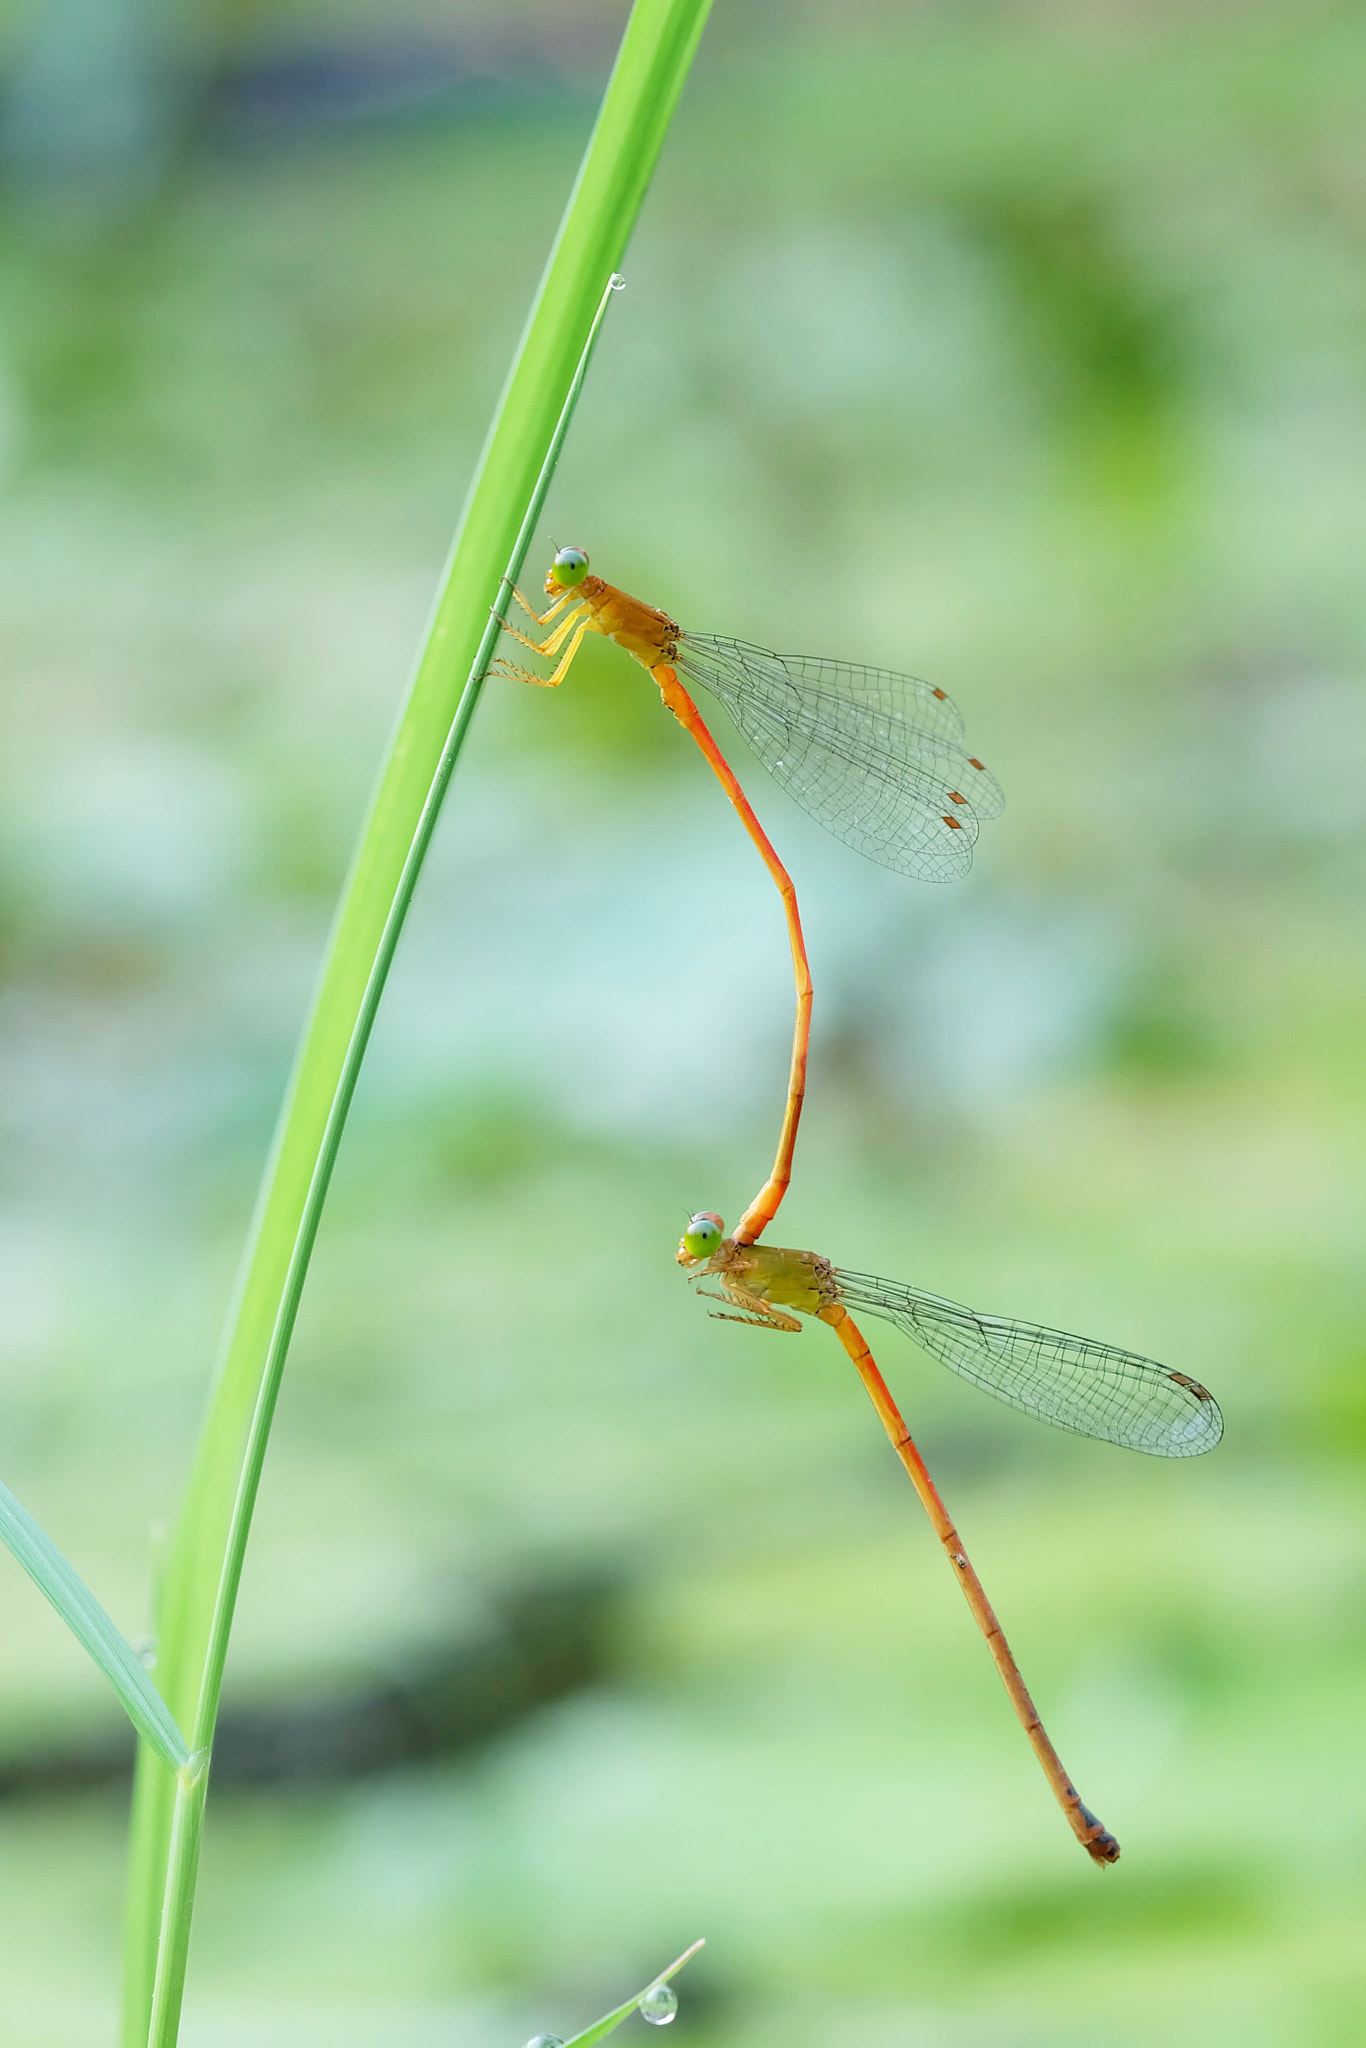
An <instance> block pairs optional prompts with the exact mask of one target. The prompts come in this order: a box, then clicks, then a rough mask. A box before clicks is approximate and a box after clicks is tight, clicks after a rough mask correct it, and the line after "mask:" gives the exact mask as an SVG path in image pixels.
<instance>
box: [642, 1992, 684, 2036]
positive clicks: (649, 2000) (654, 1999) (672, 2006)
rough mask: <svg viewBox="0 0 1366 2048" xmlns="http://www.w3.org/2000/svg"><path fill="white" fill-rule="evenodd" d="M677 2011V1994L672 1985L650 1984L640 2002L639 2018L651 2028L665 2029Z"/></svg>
mask: <svg viewBox="0 0 1366 2048" xmlns="http://www.w3.org/2000/svg"><path fill="white" fill-rule="evenodd" d="M677 2011H678V1993H677V1992H676V1991H675V1990H674V1988H673V1985H672V1984H652V1985H651V1986H650V1988H649V1990H648V1991H647V1992H646V1994H645V1996H644V1997H643V1998H642V1999H641V2001H640V2017H641V2018H642V2019H643V2020H648V2021H649V2022H650V2025H651V2026H652V2027H667V2026H668V2024H669V2021H670V2020H671V2019H672V2018H673V2016H674V2014H675V2013H676V2012H677Z"/></svg>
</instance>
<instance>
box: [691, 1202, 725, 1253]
mask: <svg viewBox="0 0 1366 2048" xmlns="http://www.w3.org/2000/svg"><path fill="white" fill-rule="evenodd" d="M725 1228H726V1226H725V1224H724V1223H723V1222H722V1221H721V1218H720V1217H719V1216H714V1215H713V1214H712V1212H711V1210H710V1209H702V1210H700V1211H699V1212H698V1214H697V1215H696V1216H694V1217H693V1219H692V1221H691V1222H690V1223H689V1225H688V1227H687V1229H686V1230H685V1231H684V1233H683V1249H684V1251H685V1252H686V1253H687V1254H688V1256H689V1258H691V1259H709V1258H710V1257H711V1255H712V1253H713V1252H714V1251H715V1250H716V1247H717V1246H718V1245H719V1244H720V1242H721V1239H722V1236H723V1235H724V1233H725Z"/></svg>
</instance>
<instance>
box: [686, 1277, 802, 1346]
mask: <svg viewBox="0 0 1366 2048" xmlns="http://www.w3.org/2000/svg"><path fill="white" fill-rule="evenodd" d="M697 1291H698V1293H699V1294H705V1295H706V1297H707V1299H708V1301H724V1302H725V1303H726V1305H727V1307H728V1308H732V1309H736V1308H740V1309H746V1310H748V1314H746V1315H740V1316H737V1315H728V1316H717V1315H716V1311H715V1309H709V1310H708V1314H709V1315H713V1316H716V1320H717V1322H718V1323H758V1324H760V1325H761V1326H762V1327H763V1328H764V1329H765V1330H790V1331H793V1332H795V1333H797V1334H798V1335H800V1333H801V1327H802V1326H801V1324H800V1323H799V1322H798V1321H797V1318H796V1317H795V1316H790V1315H788V1314H786V1312H785V1311H784V1310H783V1309H780V1308H774V1306H773V1304H772V1303H771V1302H768V1301H764V1300H763V1299H762V1297H761V1296H760V1295H757V1294H751V1293H750V1291H749V1289H748V1288H747V1287H740V1286H731V1287H729V1288H727V1290H726V1292H725V1293H724V1294H717V1293H716V1292H715V1291H714V1290H713V1289H712V1288H710V1287H699V1288H698V1290H697Z"/></svg>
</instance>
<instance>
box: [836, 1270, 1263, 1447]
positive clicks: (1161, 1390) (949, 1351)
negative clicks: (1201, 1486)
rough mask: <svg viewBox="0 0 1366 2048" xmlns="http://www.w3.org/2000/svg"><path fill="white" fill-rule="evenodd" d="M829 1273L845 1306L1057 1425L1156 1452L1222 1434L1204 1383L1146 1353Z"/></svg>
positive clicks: (887, 1283)
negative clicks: (893, 1328) (879, 1320)
mask: <svg viewBox="0 0 1366 2048" xmlns="http://www.w3.org/2000/svg"><path fill="white" fill-rule="evenodd" d="M835 1277H836V1279H837V1280H838V1282H839V1287H840V1297H841V1299H842V1300H843V1301H844V1302H845V1303H846V1304H847V1305H848V1307H849V1308H851V1309H855V1310H858V1309H865V1310H867V1312H868V1313H869V1314H870V1315H877V1316H886V1317H887V1319H888V1321H889V1322H893V1323H895V1324H896V1325H897V1328H898V1329H901V1330H904V1331H905V1332H906V1335H907V1336H908V1337H912V1338H914V1340H915V1342H916V1343H917V1344H919V1345H920V1346H921V1347H922V1348H923V1349H924V1350H926V1351H928V1352H930V1353H931V1354H932V1356H933V1357H935V1358H938V1359H940V1360H941V1361H942V1362H943V1364H945V1365H947V1366H948V1367H949V1369H950V1370H951V1371H952V1372H956V1373H958V1374H959V1375H960V1377H961V1378H963V1379H965V1380H971V1382H972V1384H973V1385H974V1386H975V1387H980V1388H981V1389H982V1390H983V1392H984V1393H987V1394H994V1395H995V1397H996V1399H997V1400H998V1401H1005V1402H1008V1403H1009V1405H1010V1406H1011V1407H1012V1408H1019V1409H1022V1410H1023V1411H1024V1413H1025V1414H1026V1415H1033V1416H1036V1417H1037V1418H1038V1420H1039V1421H1040V1422H1051V1423H1052V1424H1053V1425H1054V1427H1055V1428H1057V1429H1070V1430H1073V1431H1075V1432H1076V1434H1077V1435H1078V1436H1094V1437H1100V1438H1102V1439H1103V1440H1104V1441H1105V1442H1106V1443H1111V1444H1120V1445H1122V1446H1123V1448H1124V1449H1126V1450H1130V1451H1147V1452H1149V1453H1150V1454H1151V1455H1152V1456H1153V1457H1158V1458H1196V1457H1199V1456H1200V1454H1201V1453H1202V1452H1203V1451H1212V1450H1213V1449H1214V1446H1215V1445H1216V1444H1217V1443H1218V1441H1219V1439H1220V1437H1221V1436H1222V1435H1223V1433H1224V1418H1223V1416H1222V1415H1221V1414H1220V1413H1219V1404H1218V1402H1217V1401H1216V1400H1215V1399H1214V1396H1213V1395H1212V1394H1211V1393H1210V1392H1209V1390H1208V1388H1206V1387H1202V1386H1201V1385H1200V1382H1199V1381H1198V1380H1193V1379H1189V1378H1188V1377H1187V1376H1186V1374H1185V1373H1183V1372H1172V1371H1171V1370H1170V1369H1169V1368H1168V1367H1167V1366H1165V1365H1158V1364H1157V1363H1155V1361H1154V1360H1153V1359H1151V1358H1139V1357H1138V1356H1137V1355H1136V1354H1135V1353H1134V1352H1132V1351H1120V1350H1117V1349H1116V1348H1115V1346H1114V1345H1112V1344H1096V1343H1093V1342H1092V1341H1091V1339H1090V1338H1088V1337H1069V1336H1067V1335H1066V1334H1065V1333H1064V1332H1063V1331H1061V1330H1045V1329H1041V1328H1039V1326H1038V1325H1037V1324H1034V1323H1015V1322H1010V1321H1008V1320H1007V1319H1006V1318H1005V1317H1003V1316H984V1315H977V1314H975V1313H974V1312H973V1310H972V1309H970V1308H961V1307H960V1306H959V1304H958V1303H957V1302H955V1301H945V1300H943V1299H942V1298H941V1297H940V1296H939V1295H937V1294H926V1293H924V1292H923V1291H922V1290H921V1289H920V1288H918V1287H907V1286H905V1285H903V1284H902V1283H901V1282H900V1281H896V1280H879V1279H877V1278H875V1277H874V1276H873V1275H872V1274H869V1273H845V1272H842V1271H841V1272H838V1273H837V1274H836V1276H835Z"/></svg>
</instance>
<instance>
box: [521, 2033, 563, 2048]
mask: <svg viewBox="0 0 1366 2048" xmlns="http://www.w3.org/2000/svg"><path fill="white" fill-rule="evenodd" d="M526 2048H564V2042H563V2041H562V2040H561V2039H560V2037H559V2035H558V2034H533V2035H532V2037H531V2039H530V2040H529V2041H528V2042H527V2044H526Z"/></svg>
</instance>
